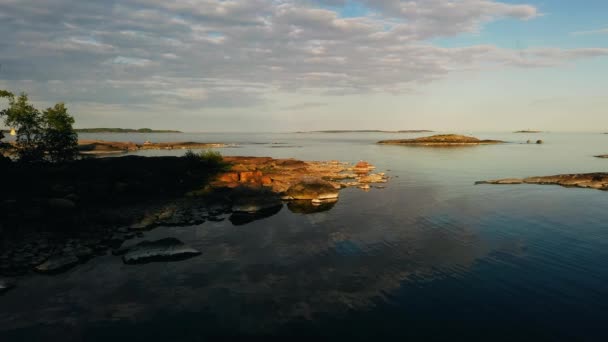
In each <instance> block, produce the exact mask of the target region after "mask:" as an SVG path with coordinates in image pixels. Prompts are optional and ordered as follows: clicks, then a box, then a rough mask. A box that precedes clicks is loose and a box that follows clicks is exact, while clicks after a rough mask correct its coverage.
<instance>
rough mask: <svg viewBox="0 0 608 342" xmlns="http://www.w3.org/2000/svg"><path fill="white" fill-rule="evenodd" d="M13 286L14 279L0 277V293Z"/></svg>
mask: <svg viewBox="0 0 608 342" xmlns="http://www.w3.org/2000/svg"><path fill="white" fill-rule="evenodd" d="M14 287H15V280H13V279H8V278H0V295H2V294H4V293H5V292H7V291H8V290H10V289H12V288H14Z"/></svg>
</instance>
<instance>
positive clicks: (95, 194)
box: [0, 156, 388, 293]
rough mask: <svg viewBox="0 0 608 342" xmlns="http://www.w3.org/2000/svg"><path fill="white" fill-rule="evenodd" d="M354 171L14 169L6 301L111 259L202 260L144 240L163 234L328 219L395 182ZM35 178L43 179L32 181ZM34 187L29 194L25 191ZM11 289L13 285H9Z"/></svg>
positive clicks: (2, 275) (308, 166) (268, 166)
mask: <svg viewBox="0 0 608 342" xmlns="http://www.w3.org/2000/svg"><path fill="white" fill-rule="evenodd" d="M374 169H375V167H374V166H373V165H371V164H369V163H367V162H363V161H361V162H359V163H356V164H350V163H344V162H338V161H329V162H318V161H317V162H315V161H312V162H306V161H301V160H295V159H273V158H265V157H262V158H256V157H225V158H224V160H223V162H222V164H220V165H209V164H205V162H204V161H199V162H195V161H193V160H190V159H188V158H185V157H149V158H146V157H135V156H128V157H118V158H101V159H88V160H81V161H77V162H74V163H73V164H70V165H64V166H51V165H48V166H38V167H36V168H35V169H34V168H33V167H27V168H24V167H22V166H19V165H18V164H16V163H15V164H14V165H11V167H9V168H8V169H7V171H9V173H10V175H11V177H14V178H16V179H17V181H16V182H14V183H12V184H10V185H7V186H6V187H5V190H7V191H6V196H5V198H6V199H4V200H3V201H2V202H1V203H0V209H1V210H2V212H3V213H6V215H5V216H4V217H3V220H2V222H1V223H0V293H2V292H4V291H8V290H9V289H10V288H12V287H13V286H15V281H14V280H13V279H11V278H6V277H15V276H20V275H23V274H27V273H30V272H36V273H40V274H49V275H52V274H56V273H61V272H64V271H67V270H70V269H72V268H74V267H78V265H80V264H83V263H86V262H87V261H88V260H89V259H91V258H94V257H96V256H98V255H107V254H108V253H112V254H114V255H116V256H117V257H122V259H123V262H124V263H125V264H139V263H147V262H155V261H176V260H183V259H186V258H191V257H196V256H197V255H199V254H200V253H201V251H197V250H195V249H193V248H190V247H189V246H186V245H184V244H183V243H181V242H180V241H179V240H176V239H173V238H168V239H163V240H157V241H149V240H146V232H147V231H148V230H150V229H154V228H156V227H159V226H167V227H170V226H194V225H200V224H203V223H205V222H206V221H223V220H229V221H230V222H231V223H232V224H234V225H242V224H246V223H249V222H252V221H255V220H259V219H263V218H266V217H269V216H272V215H275V214H276V213H278V212H279V211H280V210H282V209H283V208H284V207H285V203H287V206H286V207H287V208H288V209H289V210H290V211H292V212H294V213H298V214H309V213H315V212H320V211H326V210H329V209H331V208H332V207H333V205H335V203H336V201H337V200H338V198H339V190H340V189H343V188H348V187H356V188H360V189H362V190H365V191H368V190H369V189H370V188H371V187H375V186H377V187H378V188H380V187H381V185H380V184H381V183H386V182H387V181H388V177H387V176H386V175H385V174H384V173H373V170H374ZM34 174H35V175H36V177H37V178H36V177H34ZM26 185H27V186H26ZM8 279H10V280H8Z"/></svg>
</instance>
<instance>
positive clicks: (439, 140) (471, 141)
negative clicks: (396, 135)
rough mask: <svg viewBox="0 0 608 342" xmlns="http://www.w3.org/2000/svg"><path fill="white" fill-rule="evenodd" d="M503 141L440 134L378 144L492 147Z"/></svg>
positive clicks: (379, 142) (384, 141) (382, 141)
mask: <svg viewBox="0 0 608 342" xmlns="http://www.w3.org/2000/svg"><path fill="white" fill-rule="evenodd" d="M502 143H504V141H501V140H481V139H478V138H475V137H468V136H465V135H458V134H439V135H433V136H430V137H421V138H415V139H395V140H381V141H378V144H384V145H411V146H473V145H490V144H502Z"/></svg>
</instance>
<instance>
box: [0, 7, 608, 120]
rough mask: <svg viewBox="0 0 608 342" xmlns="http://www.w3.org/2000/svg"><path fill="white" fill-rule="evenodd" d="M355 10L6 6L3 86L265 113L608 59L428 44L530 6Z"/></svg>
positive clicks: (526, 16)
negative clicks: (297, 100)
mask: <svg viewBox="0 0 608 342" xmlns="http://www.w3.org/2000/svg"><path fill="white" fill-rule="evenodd" d="M358 3H359V4H360V5H361V6H363V7H364V8H367V9H368V10H369V13H368V14H367V15H364V16H358V17H348V18H346V17H342V16H341V14H340V11H339V10H338V9H335V8H334V7H332V6H342V5H344V4H345V2H344V1H339V0H331V1H329V0H324V1H314V2H313V1H300V0H240V1H239V0H226V1H222V0H201V1H190V0H176V1H161V0H151V1H148V0H146V1H143V0H125V1H116V0H110V1H105V0H104V1H101V0H97V1H87V2H82V1H77V0H56V1H52V2H50V3H48V4H45V6H40V3H39V1H36V0H18V1H17V0H4V1H2V2H0V13H2V15H3V17H2V20H0V35H1V36H2V37H3V40H2V42H0V50H1V51H2V54H1V55H0V64H2V69H1V70H0V84H2V85H5V86H7V87H9V88H12V89H14V88H19V87H23V88H19V90H26V91H29V92H32V93H33V95H36V96H38V97H41V98H42V99H43V100H52V101H59V100H65V101H71V102H73V103H74V102H76V103H77V102H82V103H85V102H86V103H91V102H94V103H99V104H106V105H117V104H119V105H124V106H130V105H132V104H133V103H138V104H139V105H145V106H149V107H150V108H172V110H174V111H175V110H180V109H184V110H195V109H202V108H218V107H230V108H234V107H246V106H254V105H262V104H266V103H268V96H269V94H276V93H277V92H291V93H293V92H302V93H311V94H325V95H342V94H353V93H357V94H362V93H373V92H390V93H400V92H405V91H408V90H409V89H412V88H414V87H415V86H416V85H418V84H423V83H427V82H432V81H434V80H437V79H441V78H444V77H446V76H447V75H448V74H449V73H451V72H454V71H458V70H469V69H484V68H488V67H497V66H499V67H545V66H553V65H559V64H561V63H565V62H569V61H572V60H577V59H581V58H590V57H596V56H605V55H608V49H600V48H596V49H570V50H566V49H557V48H534V49H526V50H521V51H519V50H518V51H516V50H510V49H503V48H499V47H496V46H492V45H478V46H468V47H460V48H446V47H440V46H437V45H434V44H432V43H431V39H433V38H438V37H451V36H455V35H459V34H463V33H468V32H475V31H477V30H480V29H481V28H482V25H483V24H484V23H487V22H491V21H494V20H499V19H501V18H512V19H517V20H530V19H534V18H535V17H537V16H539V15H540V13H539V11H538V9H537V8H535V7H533V6H530V5H514V4H510V3H503V2H498V1H489V0H460V1H451V2H446V1H440V0H425V1H398V0H373V1H372V0H360V1H358ZM328 8H329V9H328ZM26 80H28V83H27V84H26V83H24V82H25V81H26ZM51 82H54V83H51ZM293 109H295V108H293Z"/></svg>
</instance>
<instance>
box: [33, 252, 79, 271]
mask: <svg viewBox="0 0 608 342" xmlns="http://www.w3.org/2000/svg"><path fill="white" fill-rule="evenodd" d="M79 262H80V259H78V257H77V256H76V255H74V254H65V255H54V256H52V257H50V258H49V259H48V260H47V261H45V262H43V263H42V264H40V265H38V266H36V267H35V268H34V270H35V271H36V272H40V273H45V274H56V273H61V272H63V271H67V270H69V269H70V268H72V267H74V266H76V265H78V263H79Z"/></svg>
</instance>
